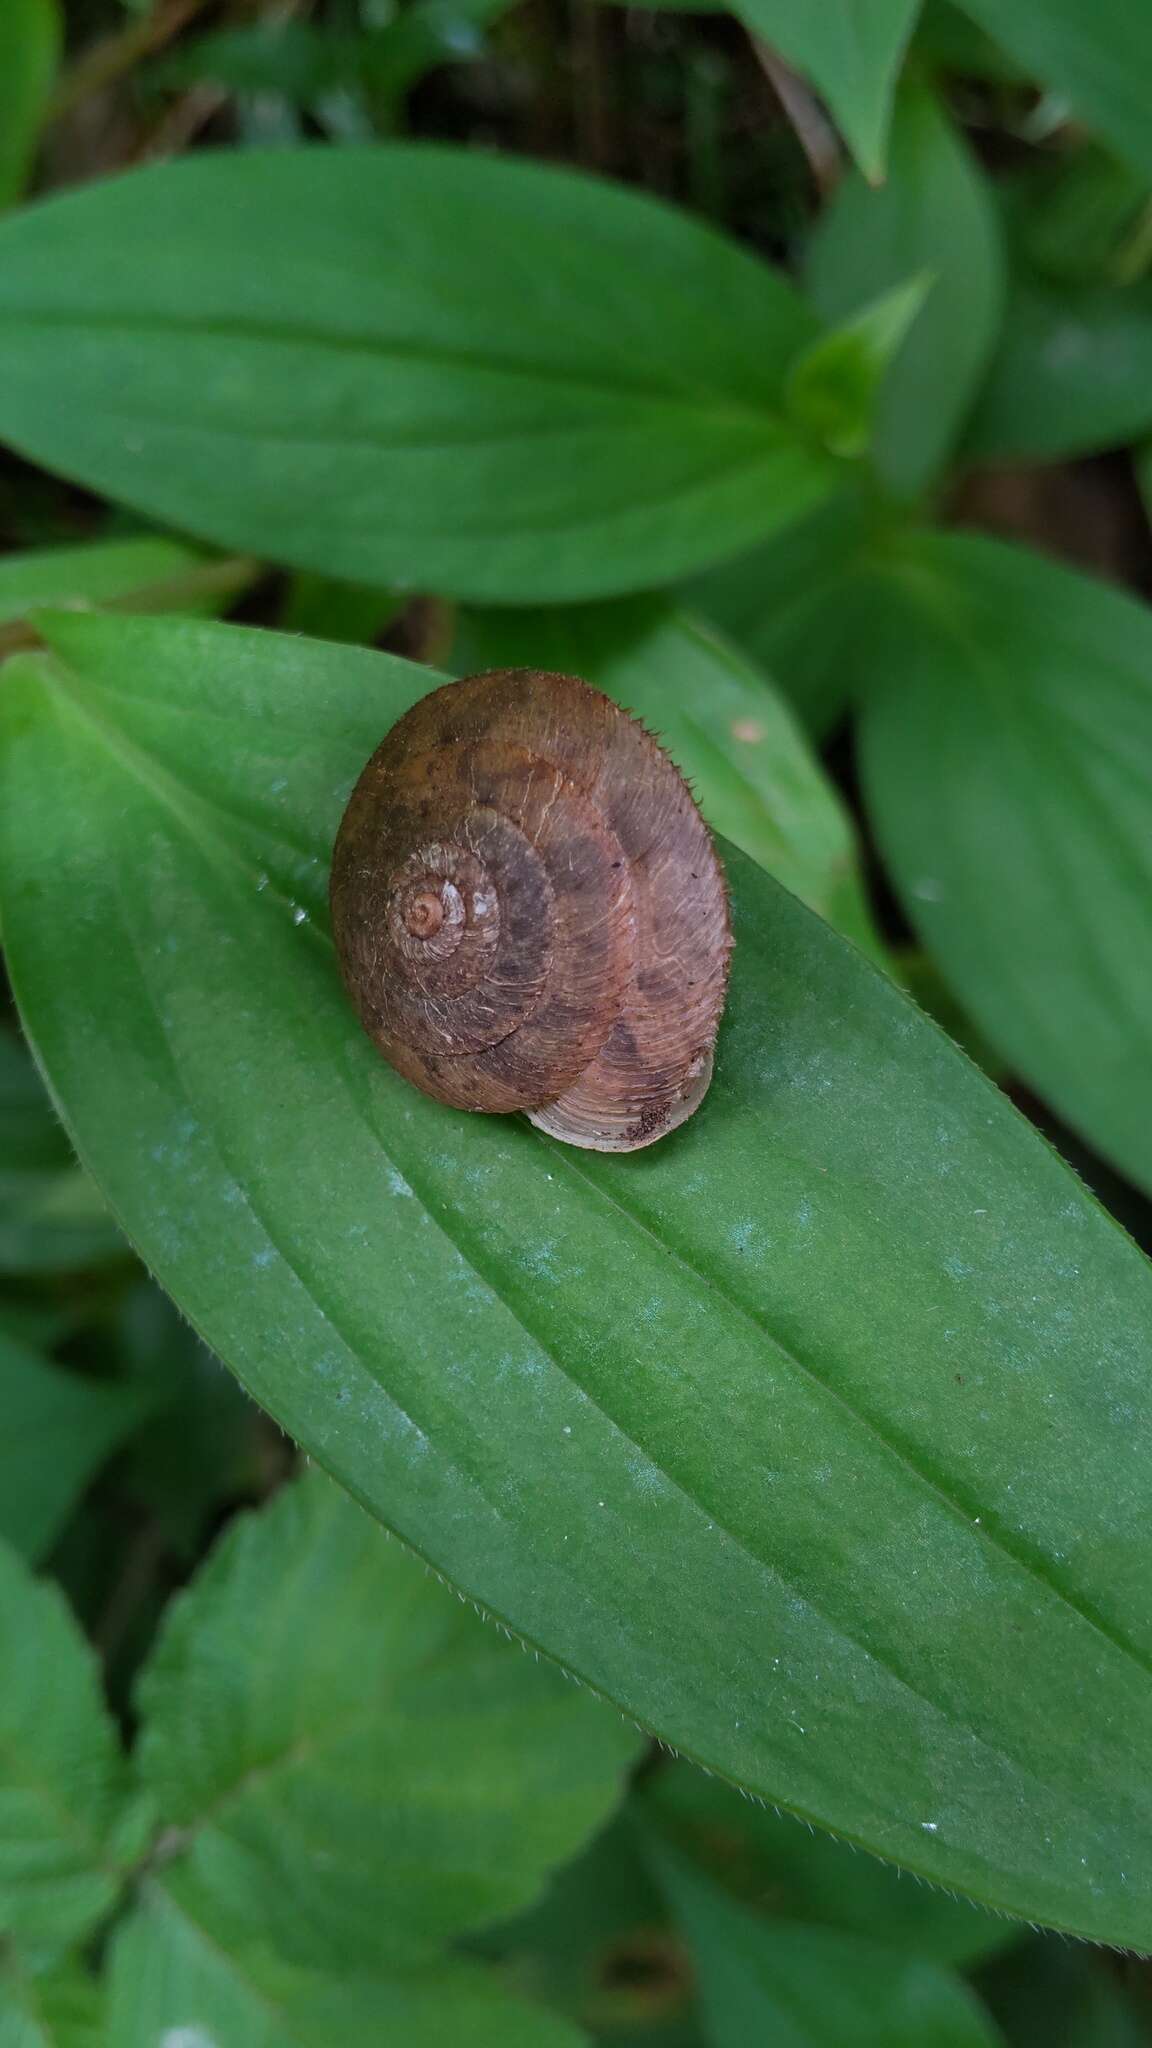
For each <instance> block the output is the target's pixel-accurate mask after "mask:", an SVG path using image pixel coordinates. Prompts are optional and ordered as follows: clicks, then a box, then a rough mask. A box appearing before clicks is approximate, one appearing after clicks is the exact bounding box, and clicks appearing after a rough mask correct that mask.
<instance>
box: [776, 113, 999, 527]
mask: <svg viewBox="0 0 1152 2048" xmlns="http://www.w3.org/2000/svg"><path fill="white" fill-rule="evenodd" d="M1002 271H1003V259H1002V255H1001V249H1000V238H999V223H998V219H997V215H996V210H995V207H994V205H993V203H992V199H991V196H990V190H989V187H988V184H987V181H986V179H985V177H984V174H983V172H982V171H981V170H980V169H979V167H978V165H977V164H976V162H975V160H974V158H973V157H972V155H971V153H970V152H969V150H968V148H967V145H966V144H965V142H964V141H963V140H962V138H961V137H960V136H959V135H958V134H957V132H956V130H955V128H954V127H953V125H952V123H951V121H950V120H949V118H948V115H947V114H946V113H945V111H944V109H943V107H942V106H941V105H940V103H939V102H938V101H937V100H936V99H935V98H934V96H933V95H932V93H931V92H929V91H928V89H927V88H926V87H925V86H922V85H919V84H913V83H909V84H906V85H905V86H903V87H902V88H901V91H900V93H899V95H898V97H897V103H896V116H895V121H894V125H893V130H892V160H891V164H890V166H889V171H888V177H887V181H886V182H885V184H884V185H883V186H882V187H881V188H880V190H879V191H872V190H871V189H870V188H869V187H868V185H867V184H866V183H865V182H864V179H863V178H862V177H860V176H858V175H857V176H853V177H850V178H847V179H846V180H845V182H844V184H843V185H842V186H841V187H840V189H839V191H838V192H837V194H836V195H835V197H834V199H833V200H832V202H831V204H830V205H829V207H828V208H827V210H826V211H825V213H824V214H823V216H822V217H821V220H820V222H819V225H818V226H817V229H816V232H815V235H814V237H813V241H812V245H811V248H810V251H809V258H808V281H809V285H810V287H811V291H812V295H813V298H814V301H815V303H816V305H817V306H818V308H819V310H820V311H821V312H822V313H823V314H824V315H825V317H826V318H827V319H829V320H834V321H843V320H846V319H848V318H849V317H850V316H852V315H854V314H856V313H858V312H859V310H860V309H861V308H862V307H865V306H867V305H868V304H869V303H870V302H871V301H873V300H874V299H875V298H876V297H877V295H878V294H879V293H881V292H887V291H891V290H893V289H894V288H895V287H896V286H898V285H901V284H904V283H906V282H907V280H908V279H909V278H910V277H913V276H917V275H920V274H923V273H927V274H928V275H929V276H930V277H931V278H932V280H933V283H932V290H931V293H930V294H929V297H928V300H927V303H926V305H925V306H924V309H923V311H922V312H921V314H920V316H919V318H918V319H917V320H916V321H915V323H914V325H913V326H912V328H911V331H910V332H909V334H908V336H907V339H906V340H905V342H904V345H903V347H902V348H901V349H900V350H899V351H898V352H897V354H896V357H895V359H894V361H893V362H892V364H891V366H890V368H889V371H888V375H887V376H886V378H885V380H884V385H883V389H882V391H881V393H880V399H879V405H878V411H877V421H876V431H875V435H874V442H873V445H874V453H875V459H876V463H877V466H878V468H879V470H880V473H881V476H882V477H883V478H884V480H885V482H886V483H887V484H888V485H889V486H890V487H891V488H892V489H893V490H894V491H897V492H899V493H901V494H904V495H914V494H915V493H917V492H919V491H922V490H923V489H924V488H925V487H926V486H928V485H930V484H931V483H932V482H933V481H934V480H935V478H936V477H937V475H938V474H939V471H940V469H941V468H942V467H943V465H944V464H945V463H946V461H947V459H948V456H949V454H950V453H951V450H952V448H953V447H954V445H955V443H956V440H957V438H958V435H959V432H960V429H961V426H962V424H963V421H964V418H965V415H966V413H967V411H968V408H969V406H970V404H971V402H972V399H973V397H974V395H975V392H976V390H977V388H978V386H979V383H980V380H981V377H982V376H983V373H984V370H985V367H986V365H987V363H988V360H989V357H990V356H991V353H992V349H993V345H994V343H995V340H996V334H997V331H998V327H999V321H1000V308H1001V298H1002V293H1003V277H1002Z"/></svg>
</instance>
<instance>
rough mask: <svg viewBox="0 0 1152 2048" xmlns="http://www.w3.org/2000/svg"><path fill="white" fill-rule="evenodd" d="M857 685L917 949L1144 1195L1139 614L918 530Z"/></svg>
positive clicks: (1151, 1050) (1041, 572)
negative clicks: (861, 687) (864, 700)
mask: <svg viewBox="0 0 1152 2048" xmlns="http://www.w3.org/2000/svg"><path fill="white" fill-rule="evenodd" d="M857 673H858V679H859V680H860V682H861V683H862V684H865V685H867V686H870V694H869V701H868V705H867V709H866V714H865V720H864V736H863V739H864V767H865V774H866V781H867V787H868V792H869V798H870V806H871V810H872V814H873V816H874V819H875V824H876V828H877V831H878V833H879V836H880V840H881V844H882V847H883V849H884V851H885V854H886V856H887V859H888V863H889V865H890V867H891V870H892V873H893V876H894V878H895V880H896V882H897V884H898V886H899V888H900V890H901V893H902V895H903V898H904V901H905V904H906V906H907V909H908V913H909V915H910V917H911V918H912V919H913V920H914V922H915V923H916V925H917V927H918V928H919V930H920V931H921V933H922V935H923V938H924V942H925V945H926V946H927V947H928V948H929V950H930V952H931V953H932V954H933V955H934V956H935V958H936V959H937V960H938V962H939V964H940V966H941V967H942V969H943V970H944V972H945V974H946V975H947V977H948V979H949V980H950V982H951V983H952V985H953V987H954V988H955V990H956V992H957V994H958V995H959V996H960V998H961V1000H962V1001H963V1003H964V1005H965V1007H966V1008H967V1009H968V1010H969V1011H970V1012H971V1014H972V1015H973V1017H975V1019H976V1020H977V1022H978V1023H979V1024H980V1025H981V1026H982V1028H983V1030H984V1031H985V1032H986V1034H987V1036H988V1037H989V1039H990V1040H991V1041H992V1044H993V1045H994V1046H995V1047H996V1048H997V1049H998V1051H1000V1052H1001V1053H1002V1054H1003V1055H1004V1057H1005V1059H1006V1060H1007V1061H1008V1063H1009V1065H1010V1066H1011V1067H1013V1068H1015V1070H1016V1071H1017V1072H1018V1073H1020V1074H1022V1075H1024V1076H1025V1078H1026V1079H1027V1080H1029V1081H1030V1082H1031V1083H1032V1085H1033V1086H1034V1087H1035V1088H1036V1089H1038V1091H1039V1092H1040V1093H1041V1094H1042V1095H1044V1096H1045V1097H1046V1098H1047V1099H1048V1100H1049V1101H1050V1102H1051V1103H1052V1104H1053V1106H1054V1107H1055V1108H1056V1109H1057V1110H1059V1112H1060V1114H1061V1115H1062V1116H1064V1117H1066V1118H1067V1120H1068V1122H1069V1123H1071V1124H1073V1125H1074V1126H1075V1128H1076V1129H1077V1130H1078V1131H1080V1132H1081V1133H1082V1134H1083V1136H1084V1137H1086V1138H1087V1139H1088V1141H1089V1142H1090V1143H1091V1144H1094V1145H1096V1146H1097V1147H1098V1148H1099V1149H1100V1150H1101V1151H1103V1152H1105V1153H1106V1154H1107V1155H1108V1156H1109V1157H1110V1158H1112V1159H1114V1160H1115V1161H1116V1162H1117V1163H1118V1164H1119V1165H1120V1166H1121V1167H1122V1168H1123V1169H1124V1171H1125V1172H1127V1173H1128V1174H1129V1175H1131V1176H1132V1178H1134V1179H1135V1180H1137V1181H1138V1182H1140V1183H1141V1184H1142V1185H1143V1186H1145V1187H1148V1188H1152V1010H1150V1008H1149V1002H1148V995H1149V988H1150V987H1152V619H1150V618H1149V616H1148V613H1147V611H1146V610H1145V609H1144V608H1143V607H1142V606H1140V605H1138V604H1136V603H1135V602H1134V601H1133V600H1132V599H1131V598H1127V597H1123V596H1121V595H1120V594H1119V593H1117V592H1115V591H1112V590H1110V589H1108V588H1106V587H1105V586H1104V585H1103V584H1099V583H1095V582H1092V581H1090V580H1089V579H1088V578H1086V577H1083V576H1078V575H1074V574H1073V573H1072V572H1071V571H1070V570H1068V569H1065V568H1062V567H1060V566H1059V565H1057V564H1055V563H1052V562H1048V561H1045V560H1043V559H1042V558H1041V557H1039V556H1037V555H1032V554H1029V553H1028V552H1026V551H1025V550H1024V549H1020V548H1013V547H1008V546H1005V545H1004V544H1003V543H1000V542H997V541H991V540H985V539H978V538H976V537H974V536H970V535H961V534H939V535H935V536H925V537H924V538H922V539H921V540H919V541H918V542H916V543H912V542H909V543H907V544H906V546H905V550H904V552H903V554H902V555H901V556H900V557H898V558H897V562H896V565H895V567H894V568H893V570H892V572H891V573H890V574H889V575H887V576H885V577H878V578H877V579H876V582H875V586H874V595H873V602H872V606H871V613H870V627H869V632H868V634H867V637H866V638H865V639H862V641H861V644H860V649H859V656H858V664H857ZM1118 1398H1119V1397H1118Z"/></svg>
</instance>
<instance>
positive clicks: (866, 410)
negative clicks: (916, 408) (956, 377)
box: [788, 277, 932, 456]
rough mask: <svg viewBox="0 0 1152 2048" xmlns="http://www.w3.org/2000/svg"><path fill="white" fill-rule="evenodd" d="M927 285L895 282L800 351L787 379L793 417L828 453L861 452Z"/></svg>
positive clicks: (915, 281)
mask: <svg viewBox="0 0 1152 2048" xmlns="http://www.w3.org/2000/svg"><path fill="white" fill-rule="evenodd" d="M931 289H932V280H931V278H925V277H914V278H911V279H910V280H909V282H908V283H907V284H902V285H897V286H896V289H895V290H894V291H890V292H885V293H884V295H883V297H882V298H879V299H877V300H876V301H875V302H874V303H873V304H872V305H870V306H866V307H865V308H864V311H863V312H862V313H858V314H857V315H856V316H855V318H854V319H852V320H848V321H846V322H845V324H844V325H843V326H842V327H836V328H833V330H832V332H831V334H826V335H822V336H821V337H820V340H819V341H814V342H813V343H812V346H811V347H810V348H808V349H806V350H805V352H804V354H803V355H802V356H800V357H799V358H798V360H797V361H796V363H795V364H794V365H793V369H792V374H791V376H790V377H789V379H788V398H789V403H790V404H791V407H792V411H793V413H794V414H795V416H796V419H797V420H798V421H799V422H800V423H801V424H802V425H803V426H804V427H806V428H807V430H808V432H809V433H811V434H813V435H815V437H816V439H817V440H818V441H820V442H821V443H822V444H823V446H824V447H825V448H827V449H829V450H830V451H831V453H832V454H833V455H845V456H856V455H863V454H864V452H865V450H866V449H867V447H868V444H869V441H870V440H871V438H872V429H873V414H874V412H875V407H876V397H877V393H878V392H879V390H880V386H881V384H882V383H883V380H884V377H885V374H886V372H887V370H888V366H889V364H890V363H891V362H892V360H893V358H894V356H895V355H896V354H897V352H898V351H899V349H900V346H901V344H902V342H903V340H904V337H905V335H906V334H907V333H908V330H909V328H910V327H911V326H912V324H913V322H914V321H915V319H916V317H917V315H918V313H919V312H920V311H921V309H922V307H923V305H924V301H925V299H926V298H927V297H928V295H929V293H930V291H931Z"/></svg>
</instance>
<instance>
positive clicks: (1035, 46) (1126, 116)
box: [960, 0, 1152, 174]
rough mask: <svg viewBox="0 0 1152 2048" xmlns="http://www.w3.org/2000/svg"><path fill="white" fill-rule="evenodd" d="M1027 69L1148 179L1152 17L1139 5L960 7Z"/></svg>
mask: <svg viewBox="0 0 1152 2048" xmlns="http://www.w3.org/2000/svg"><path fill="white" fill-rule="evenodd" d="M960 4H961V6H962V7H963V9H964V12H965V13H966V14H970V15H971V16H972V18H973V19H974V20H975V21H977V22H979V23H980V24H981V26H982V27H983V28H986V29H987V30H988V33H989V35H990V36H992V37H993V38H994V39H995V41H996V42H998V43H1002V44H1003V46H1004V48H1005V49H1006V50H1008V51H1010V53H1011V54H1012V56H1013V57H1015V58H1017V59H1018V60H1019V62H1020V63H1021V64H1022V65H1023V66H1024V67H1025V69H1026V70H1027V71H1029V72H1031V73H1033V74H1034V75H1035V76H1036V77H1037V78H1040V79H1042V80H1043V82H1044V84H1045V85H1051V86H1055V87H1056V88H1057V90H1058V91H1059V92H1060V93H1061V94H1063V95H1065V96H1066V97H1067V98H1068V100H1069V101H1070V103H1071V105H1072V107H1073V108H1074V109H1075V111H1076V113H1078V114H1079V115H1080V116H1081V117H1082V118H1083V119H1084V120H1085V121H1087V122H1088V124H1089V126H1090V127H1092V128H1095V129H1098V130H1099V132H1100V134H1101V135H1103V136H1106V137H1107V139H1108V141H1109V142H1111V143H1112V144H1113V145H1114V146H1115V148H1116V149H1118V150H1120V151H1121V153H1122V154H1123V155H1125V156H1127V157H1128V158H1129V159H1130V160H1131V162H1132V163H1134V164H1137V165H1138V166H1139V167H1140V168H1141V169H1142V170H1145V171H1147V172H1149V173H1150V174H1152V124H1150V123H1149V120H1148V78H1149V75H1150V73H1152V11H1150V10H1149V9H1148V8H1147V7H1146V6H1144V5H1143V4H1142V0H1137V4H1135V5H1134V4H1133V0H960Z"/></svg>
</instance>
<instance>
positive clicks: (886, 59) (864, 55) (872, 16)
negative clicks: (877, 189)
mask: <svg viewBox="0 0 1152 2048" xmlns="http://www.w3.org/2000/svg"><path fill="white" fill-rule="evenodd" d="M919 4H920V0H819V4H818V5H813V4H812V0H740V6H739V8H738V10H737V11H738V12H739V13H740V14H741V15H742V17H743V19H744V20H745V21H746V22H747V24H748V26H749V28H751V29H753V30H754V31H755V33H756V34H757V35H759V36H763V38H764V40H765V42H767V43H771V44H772V45H773V47H774V48H775V49H777V50H779V51H780V53H781V55H782V56H784V57H786V58H787V59H788V62H789V63H790V64H795V65H796V66H797V67H798V69H799V70H801V71H803V72H806V73H807V75H808V77H809V78H811V80H812V81H813V83H814V85H815V86H816V87H817V89H818V90H819V91H820V92H821V93H822V94H823V96H824V98H825V99H826V100H827V102H828V104H829V106H830V107H831V109H832V112H833V114H834V115H835V116H836V119H837V121H838V122H839V124H840V126H841V128H842V129H843V131H844V134H845V136H846V138H847V140H848V143H849V145H850V147H851V149H852V152H853V154H854V155H855V156H856V158H857V159H858V161H859V164H860V167H861V169H862V171H863V172H864V175H865V176H866V177H868V178H871V179H872V180H873V181H874V182H875V181H878V180H879V179H880V178H881V177H883V175H884V160H885V154H886V145H887V140H888V123H889V120H890V119H891V114H892V95H893V92H894V90H895V85H896V75H897V73H898V71H899V69H900V60H901V58H902V57H903V55H904V50H905V47H906V45H907V42H908V38H909V36H910V35H911V33H912V25H913V23H914V21H915V19H916V14H917V11H918V8H919Z"/></svg>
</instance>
